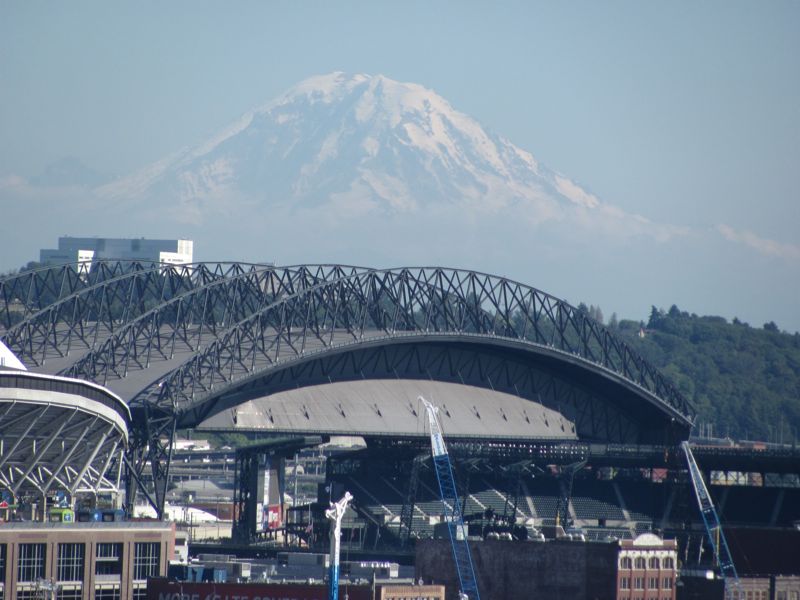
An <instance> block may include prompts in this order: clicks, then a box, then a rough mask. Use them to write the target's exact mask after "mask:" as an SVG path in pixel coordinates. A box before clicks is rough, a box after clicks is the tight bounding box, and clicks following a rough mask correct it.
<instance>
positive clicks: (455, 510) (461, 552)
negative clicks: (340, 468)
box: [419, 396, 480, 600]
mask: <svg viewBox="0 0 800 600" xmlns="http://www.w3.org/2000/svg"><path fill="white" fill-rule="evenodd" d="M419 399H420V400H421V401H422V404H423V405H424V406H425V410H426V411H427V413H428V424H429V425H430V430H431V456H432V458H433V465H434V468H435V470H436V479H437V480H438V481H439V494H440V495H441V498H442V507H443V509H444V513H445V520H446V522H447V531H448V533H449V534H450V546H451V547H452V549H453V560H454V561H455V563H456V572H457V573H458V583H459V587H460V591H459V600H480V594H478V582H477V580H476V579H475V568H474V567H473V564H472V554H470V551H469V542H468V541H467V528H466V527H465V526H464V519H463V518H462V515H461V504H460V503H459V502H458V493H457V492H456V483H455V479H454V477H453V468H452V466H451V465H450V457H449V455H448V454H447V446H445V443H444V436H443V435H442V428H441V425H440V424H439V417H438V416H437V413H438V412H439V409H438V407H436V406H434V405H433V404H431V403H430V402H428V401H427V400H426V399H425V398H423V397H422V396H420V397H419Z"/></svg>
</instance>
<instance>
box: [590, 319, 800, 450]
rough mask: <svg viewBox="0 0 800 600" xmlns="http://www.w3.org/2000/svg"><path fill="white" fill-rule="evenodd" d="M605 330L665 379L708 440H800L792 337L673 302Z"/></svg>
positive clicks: (799, 389)
mask: <svg viewBox="0 0 800 600" xmlns="http://www.w3.org/2000/svg"><path fill="white" fill-rule="evenodd" d="M595 310H596V311H597V312H598V313H599V310H598V309H595ZM601 318H602V316H601ZM608 326H609V327H610V328H611V329H613V330H614V331H615V332H616V333H618V334H620V335H621V336H622V337H624V338H625V339H626V341H628V342H629V343H630V345H631V346H632V347H634V348H636V349H637V350H638V351H639V352H640V353H641V354H642V355H643V356H644V357H645V358H646V359H647V360H649V361H650V362H651V363H652V364H654V365H656V366H657V367H658V368H660V369H661V370H662V371H663V372H664V374H665V375H667V376H668V377H670V378H671V379H672V381H673V382H674V383H675V384H676V385H677V387H678V388H679V389H680V390H681V392H682V393H683V394H684V395H686V396H687V397H688V398H689V399H691V400H692V402H693V403H694V405H695V406H696V407H697V410H698V422H699V423H703V424H708V423H711V424H712V426H713V433H714V435H716V436H727V435H730V436H731V437H734V438H738V439H758V440H768V441H773V442H776V441H777V442H779V441H783V442H789V443H790V442H792V440H797V441H800V334H797V333H795V334H789V333H784V332H781V331H779V329H778V327H777V326H776V325H775V323H767V324H766V325H764V326H763V328H754V327H750V326H749V325H747V324H745V323H741V322H740V321H738V320H737V319H734V320H733V322H732V323H729V322H727V321H726V320H725V319H723V318H722V317H708V316H706V317H699V316H697V315H694V314H692V315H690V314H688V313H686V312H681V311H680V310H679V309H678V308H677V307H676V306H674V305H673V306H672V308H671V309H670V310H669V311H667V312H664V311H662V310H658V309H656V308H655V307H654V308H653V310H652V312H651V315H650V319H649V321H648V322H647V323H640V322H635V321H627V320H623V321H619V322H617V321H616V319H615V318H614V317H612V318H611V320H610V323H609V325H608ZM642 336H643V337H642Z"/></svg>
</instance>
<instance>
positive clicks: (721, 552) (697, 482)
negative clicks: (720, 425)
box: [681, 441, 741, 592]
mask: <svg viewBox="0 0 800 600" xmlns="http://www.w3.org/2000/svg"><path fill="white" fill-rule="evenodd" d="M681 449H682V450H683V453H684V455H685V456H686V463H687V464H688V466H689V476H690V477H691V480H692V487H693V488H694V495H695V498H697V505H698V507H699V508H700V516H702V517H703V525H705V528H706V533H707V534H708V540H709V542H710V543H711V547H712V548H713V549H714V557H715V558H716V560H717V564H718V565H719V570H720V573H722V578H723V579H724V580H725V581H726V583H727V582H730V584H732V585H733V586H734V587H735V589H736V590H737V591H739V592H741V584H740V582H739V574H738V573H737V572H736V566H735V565H734V564H733V558H731V553H730V550H729V549H728V542H727V541H726V540H725V534H724V533H723V532H722V524H721V523H720V521H719V516H717V510H716V509H715V508H714V501H713V500H712V499H711V494H709V493H708V488H707V487H706V484H705V481H703V474H702V473H701V472H700V468H699V467H698V466H697V462H696V461H695V459H694V454H692V449H691V448H690V447H689V442H686V441H684V442H681Z"/></svg>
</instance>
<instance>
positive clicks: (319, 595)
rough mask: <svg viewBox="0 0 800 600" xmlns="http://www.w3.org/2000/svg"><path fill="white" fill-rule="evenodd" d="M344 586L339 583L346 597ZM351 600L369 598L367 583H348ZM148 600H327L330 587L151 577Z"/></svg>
mask: <svg viewBox="0 0 800 600" xmlns="http://www.w3.org/2000/svg"><path fill="white" fill-rule="evenodd" d="M344 592H345V586H343V585H340V586H339V597H341V598H343V597H344ZM347 594H348V597H349V600H370V599H371V598H372V594H371V592H370V588H369V587H368V586H352V585H349V586H347ZM147 600H328V587H327V586H325V585H308V584H298V585H292V584H277V583H193V582H188V581H169V580H167V579H149V580H148V581H147Z"/></svg>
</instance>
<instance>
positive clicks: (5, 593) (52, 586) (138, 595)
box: [0, 522, 175, 600]
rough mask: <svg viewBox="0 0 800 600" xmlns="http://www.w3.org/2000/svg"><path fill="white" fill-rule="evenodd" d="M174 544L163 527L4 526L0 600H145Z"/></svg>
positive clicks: (171, 529)
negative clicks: (148, 579) (152, 582)
mask: <svg viewBox="0 0 800 600" xmlns="http://www.w3.org/2000/svg"><path fill="white" fill-rule="evenodd" d="M174 543H175V526H174V525H173V524H169V523H163V522H116V523H72V524H65V523H25V522H14V523H4V524H2V525H1V526H0V599H2V600H34V599H39V598H43V597H44V598H52V597H55V598H59V599H60V600H92V599H96V600H123V599H125V600H127V599H130V600H144V599H145V598H146V596H147V578H148V577H163V576H164V575H165V574H166V572H167V565H168V564H169V560H170V559H171V558H172V556H173V553H174Z"/></svg>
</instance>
